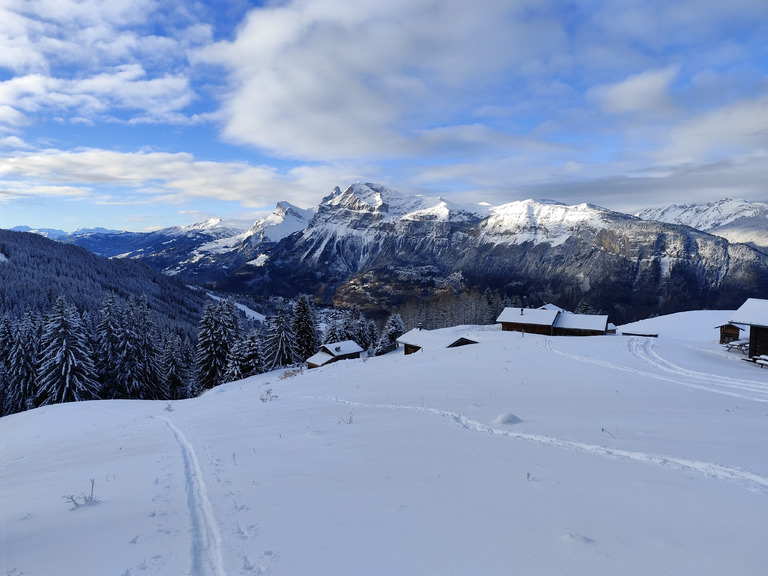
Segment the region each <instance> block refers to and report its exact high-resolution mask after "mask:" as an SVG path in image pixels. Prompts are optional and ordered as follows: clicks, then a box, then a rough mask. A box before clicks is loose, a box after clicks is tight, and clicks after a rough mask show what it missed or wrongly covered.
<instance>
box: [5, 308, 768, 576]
mask: <svg viewBox="0 0 768 576" xmlns="http://www.w3.org/2000/svg"><path fill="white" fill-rule="evenodd" d="M732 313H733V312H732V311H708V312H695V313H685V314H677V315H673V316H668V317H661V318H655V319H653V320H649V321H647V322H646V323H640V324H639V325H636V326H635V331H641V330H642V331H646V332H651V331H653V332H657V333H659V338H639V337H624V336H599V337H559V338H558V337H544V336H536V335H533V334H525V335H524V336H521V335H520V334H519V333H512V332H510V333H505V332H501V331H500V330H498V328H495V327H488V328H482V329H481V328H477V331H478V332H480V331H484V332H485V333H486V334H487V335H488V338H486V339H484V340H483V341H481V342H480V343H479V344H476V345H473V346H465V347H461V348H454V349H445V350H432V351H425V352H422V353H419V354H413V355H409V356H403V355H402V350H400V351H396V352H394V353H391V354H388V355H385V356H382V357H379V358H371V359H368V360H367V361H363V360H347V361H342V362H337V363H335V364H331V365H329V366H327V367H324V368H319V369H316V370H311V371H304V372H303V373H298V374H297V373H295V372H287V373H283V372H274V373H270V374H265V375H261V376H257V377H253V378H249V379H247V380H243V381H240V382H234V383H231V384H226V385H223V386H220V387H218V388H216V389H214V390H211V391H209V392H207V393H206V394H204V395H203V396H202V397H200V398H196V399H192V400H185V401H178V402H172V403H169V402H151V401H95V402H82V403H76V404H65V405H57V406H47V407H44V408H39V409H35V410H31V411H29V412H25V413H21V414H16V415H13V416H8V417H4V418H2V419H0V527H1V528H2V529H1V530H0V551H2V552H1V553H0V572H1V573H2V574H6V575H7V574H11V575H21V574H24V575H42V574H44V575H49V574H77V575H78V576H89V575H93V576H103V575H108V574H114V575H125V576H136V575H140V574H141V575H145V574H163V575H166V574H167V575H184V574H194V575H195V576H197V575H203V576H205V575H216V576H223V575H229V576H234V575H256V574H271V575H286V576H302V575H313V576H314V575H334V576H337V575H346V574H360V575H386V576H391V575H392V574H400V575H417V574H418V575H430V574H435V575H440V576H443V575H448V574H457V575H458V574H462V575H464V574H482V575H507V574H525V575H529V576H536V575H547V576H550V575H552V574H568V575H589V576H596V575H606V576H615V575H617V574H621V575H623V576H624V575H629V576H631V575H642V576H646V575H648V574H675V575H696V576H707V575H712V576H715V575H717V576H721V575H722V574H739V575H746V576H750V575H751V576H757V575H762V574H764V573H765V567H766V566H768V547H766V546H765V536H766V534H767V533H768V458H766V450H765V448H766V444H765V439H766V437H768V371H767V370H760V369H759V368H757V367H756V366H754V365H752V364H750V363H747V362H743V361H741V359H740V357H741V354H738V353H734V352H726V351H725V350H724V349H723V347H721V346H720V345H718V344H717V330H715V329H714V327H715V326H718V325H720V324H722V323H724V322H726V321H727V320H728V318H729V317H730V316H731V314H732ZM644 324H646V325H644ZM281 374H285V376H281ZM290 374H294V375H293V376H292V377H290ZM267 391H269V392H267ZM90 479H94V481H95V490H94V494H95V496H96V497H97V498H98V499H99V501H98V503H96V504H94V505H90V506H83V507H80V508H78V509H76V510H71V509H70V506H69V504H68V503H67V502H66V501H65V500H64V499H62V496H65V495H79V494H80V493H82V492H85V493H88V492H89V491H90Z"/></svg>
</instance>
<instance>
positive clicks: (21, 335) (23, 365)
mask: <svg viewBox="0 0 768 576" xmlns="http://www.w3.org/2000/svg"><path fill="white" fill-rule="evenodd" d="M39 344H40V342H39V341H38V338H37V327H36V326H35V324H34V320H33V318H32V315H31V313H29V312H27V313H25V314H24V316H23V317H22V319H21V321H20V322H19V323H18V324H17V325H16V330H15V334H14V338H13V344H12V346H11V349H10V352H9V354H8V368H7V373H6V377H5V378H6V389H7V392H6V394H7V398H6V411H7V413H9V414H13V413H16V412H22V411H24V410H28V409H29V408H33V407H34V399H35V394H36V392H37V389H36V387H37V357H38V347H39Z"/></svg>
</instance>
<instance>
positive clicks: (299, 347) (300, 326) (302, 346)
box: [293, 295, 320, 359]
mask: <svg viewBox="0 0 768 576" xmlns="http://www.w3.org/2000/svg"><path fill="white" fill-rule="evenodd" d="M293 333H294V334H295V335H296V355H297V356H298V357H299V358H300V359H307V358H309V357H310V356H312V354H314V353H315V352H317V350H318V348H320V337H319V335H318V326H317V316H316V314H315V309H314V308H313V306H312V303H311V302H310V300H309V296H307V295H302V296H299V299H298V301H297V302H296V306H295V309H294V311H293Z"/></svg>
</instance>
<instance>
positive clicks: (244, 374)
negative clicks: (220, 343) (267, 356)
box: [224, 330, 264, 382]
mask: <svg viewBox="0 0 768 576" xmlns="http://www.w3.org/2000/svg"><path fill="white" fill-rule="evenodd" d="M263 371H264V360H263V358H262V352H261V335H260V334H259V333H258V332H257V331H255V330H253V331H251V332H249V333H248V334H247V335H246V336H245V337H244V338H242V339H241V340H238V341H237V342H236V343H235V345H234V346H233V347H232V349H231V350H230V353H229V359H228V360H227V371H226V373H225V375H224V380H225V381H226V382H234V381H236V380H242V379H243V378H248V377H249V376H253V375H254V374H261V373H262V372H263Z"/></svg>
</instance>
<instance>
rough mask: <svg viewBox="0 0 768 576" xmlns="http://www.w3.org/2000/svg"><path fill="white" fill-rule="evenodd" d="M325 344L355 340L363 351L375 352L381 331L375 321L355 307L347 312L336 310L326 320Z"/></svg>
mask: <svg viewBox="0 0 768 576" xmlns="http://www.w3.org/2000/svg"><path fill="white" fill-rule="evenodd" d="M322 340H323V344H329V343H331V342H343V341H344V340H353V341H355V342H357V344H358V345H359V346H360V348H362V349H363V350H368V351H373V349H374V348H375V347H376V345H377V343H378V341H379V330H378V328H377V327H376V323H375V322H373V320H369V319H368V318H366V317H365V315H364V314H363V313H362V312H361V311H360V308H358V307H357V306H353V307H352V308H350V309H346V310H334V311H332V313H331V314H329V315H328V318H327V319H326V329H325V332H324V334H323V339H322Z"/></svg>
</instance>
